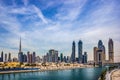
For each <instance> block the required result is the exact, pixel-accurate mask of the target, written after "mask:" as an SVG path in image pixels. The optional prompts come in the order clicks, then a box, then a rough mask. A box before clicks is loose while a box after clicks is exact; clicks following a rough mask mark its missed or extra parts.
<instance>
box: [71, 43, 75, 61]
mask: <svg viewBox="0 0 120 80" xmlns="http://www.w3.org/2000/svg"><path fill="white" fill-rule="evenodd" d="M71 61H72V62H73V63H74V62H75V41H73V43H72V54H71Z"/></svg>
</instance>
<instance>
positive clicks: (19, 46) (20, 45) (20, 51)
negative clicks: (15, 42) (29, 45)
mask: <svg viewBox="0 0 120 80" xmlns="http://www.w3.org/2000/svg"><path fill="white" fill-rule="evenodd" d="M20 52H22V51H21V37H20V44H19V53H20Z"/></svg>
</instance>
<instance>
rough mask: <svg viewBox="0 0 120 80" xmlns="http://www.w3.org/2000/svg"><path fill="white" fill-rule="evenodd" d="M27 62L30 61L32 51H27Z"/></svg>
mask: <svg viewBox="0 0 120 80" xmlns="http://www.w3.org/2000/svg"><path fill="white" fill-rule="evenodd" d="M27 63H30V52H29V51H28V52H27Z"/></svg>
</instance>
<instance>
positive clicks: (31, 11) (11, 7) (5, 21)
mask: <svg viewBox="0 0 120 80" xmlns="http://www.w3.org/2000/svg"><path fill="white" fill-rule="evenodd" d="M119 4H120V1H119V0H94V2H93V0H59V1H58V0H54V1H52V0H35V1H34V0H9V2H8V0H0V37H1V38H0V51H4V52H5V53H9V52H10V53H11V54H12V55H14V56H17V55H18V51H19V40H20V37H21V39H22V51H23V52H24V53H27V51H30V52H33V51H35V52H36V54H37V55H40V56H41V57H42V55H44V54H46V53H47V52H48V50H49V49H56V50H58V51H59V53H63V54H64V55H69V56H70V55H71V53H72V42H73V40H74V41H75V42H76V47H77V46H78V45H77V44H78V41H79V40H82V42H83V51H86V52H87V53H88V60H93V47H94V46H97V45H98V41H99V40H102V42H103V44H104V45H105V48H106V54H107V55H108V40H109V38H112V39H113V41H114V53H115V61H116V62H118V61H119V62H120V47H119V46H120V29H119V27H120V22H119V21H120V5H119ZM76 51H77V48H76ZM77 53H78V52H76V54H77ZM76 56H77V55H76ZM107 59H108V58H107Z"/></svg>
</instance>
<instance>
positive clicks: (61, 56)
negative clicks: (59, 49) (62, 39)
mask: <svg viewBox="0 0 120 80" xmlns="http://www.w3.org/2000/svg"><path fill="white" fill-rule="evenodd" d="M60 62H63V53H61V54H60Z"/></svg>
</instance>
